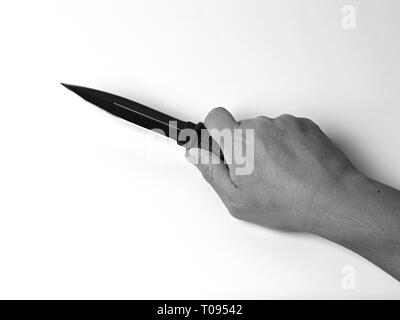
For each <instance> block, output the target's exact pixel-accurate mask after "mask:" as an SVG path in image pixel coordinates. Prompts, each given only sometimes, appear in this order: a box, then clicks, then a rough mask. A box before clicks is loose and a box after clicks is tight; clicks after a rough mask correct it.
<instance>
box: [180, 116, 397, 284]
mask: <svg viewBox="0 0 400 320" xmlns="http://www.w3.org/2000/svg"><path fill="white" fill-rule="evenodd" d="M205 126H206V127H207V129H208V130H209V133H210V134H211V136H212V137H213V138H214V139H215V140H216V141H219V137H218V136H217V134H216V133H218V131H221V130H222V129H228V130H230V131H231V132H236V134H232V136H233V137H236V138H237V136H238V134H237V132H238V131H237V130H235V129H253V130H254V145H253V146H254V148H253V149H254V158H253V160H254V169H253V170H252V171H251V172H249V174H237V170H236V169H237V168H238V167H239V166H240V164H239V163H237V162H235V158H234V157H233V159H232V160H233V161H232V162H230V161H228V163H227V164H225V163H224V164H213V163H214V162H211V163H207V161H206V162H204V161H203V160H204V159H209V157H211V158H212V159H213V160H214V161H216V162H218V160H219V158H218V156H216V155H215V154H213V153H210V152H208V151H206V150H203V149H189V150H188V151H187V154H186V157H187V159H188V160H189V161H190V162H192V163H194V164H195V165H196V166H197V167H198V168H199V170H200V172H201V173H202V174H203V176H204V178H205V179H206V180H207V181H208V182H209V183H210V184H211V186H212V187H213V188H214V189H215V191H216V192H217V193H218V195H219V196H220V198H221V200H222V201H223V202H224V204H225V205H226V207H227V208H228V210H229V212H230V213H231V215H232V216H234V217H236V218H239V219H242V220H246V221H249V222H253V223H256V224H259V225H262V226H265V227H269V228H274V229H279V230H290V231H301V232H310V233H314V234H317V235H319V236H322V237H324V238H327V239H329V240H331V241H334V242H336V243H338V244H340V245H343V246H345V247H347V248H349V249H351V250H353V251H355V252H357V253H359V254H360V255H362V256H363V257H365V258H367V259H369V260H370V261H372V262H374V263H375V264H377V265H378V266H380V267H381V268H383V269H384V270H386V271H387V272H388V273H390V274H391V275H393V276H394V277H396V278H397V279H400V192H399V191H398V190H395V189H393V188H391V187H389V186H386V185H384V184H381V183H379V182H376V181H373V180H371V179H369V178H367V177H366V176H364V175H363V174H361V173H360V172H358V170H357V169H356V168H355V167H354V166H353V165H352V164H351V162H350V161H349V160H348V159H347V157H346V156H345V155H344V154H343V153H342V152H341V151H340V150H339V149H338V148H337V147H336V146H335V144H334V143H333V142H332V141H331V140H330V139H329V138H328V137H327V136H326V135H325V134H324V133H323V132H322V131H321V130H320V128H319V127H318V126H317V125H316V124H315V123H314V122H312V121H311V120H309V119H303V118H295V117H293V116H290V115H283V116H280V117H278V118H276V119H270V118H267V117H258V118H255V119H252V120H243V121H240V122H237V121H236V120H235V119H234V118H233V116H232V115H231V114H230V113H229V112H228V111H227V110H225V109H223V108H217V109H214V110H212V111H211V112H210V113H209V114H208V115H207V117H206V119H205ZM239 138H242V140H243V141H244V142H248V141H247V140H248V137H247V136H246V135H242V134H241V133H240V132H239ZM239 140H240V139H239ZM234 145H235V144H233V146H234ZM250 145H251V143H250ZM219 146H220V148H221V149H222V151H223V153H224V155H225V156H226V158H229V159H231V158H232V154H234V152H233V151H234V150H233V149H232V148H231V147H230V144H229V143H227V144H226V143H225V142H224V140H221V142H220V145H219ZM250 149H251V148H250ZM213 150H214V149H213ZM251 159H252V157H250V160H251Z"/></svg>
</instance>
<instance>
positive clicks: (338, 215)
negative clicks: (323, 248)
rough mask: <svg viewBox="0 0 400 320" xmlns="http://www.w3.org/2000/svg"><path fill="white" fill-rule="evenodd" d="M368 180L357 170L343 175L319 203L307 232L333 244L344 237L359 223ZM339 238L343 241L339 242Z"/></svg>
mask: <svg viewBox="0 0 400 320" xmlns="http://www.w3.org/2000/svg"><path fill="white" fill-rule="evenodd" d="M368 184H369V179H368V178H367V177H366V176H365V175H363V174H362V173H360V172H359V171H357V170H351V171H349V172H347V173H346V174H345V175H344V176H343V178H342V179H341V180H340V181H339V182H338V183H337V185H336V186H335V188H333V189H332V190H330V192H329V194H328V195H327V196H325V197H326V198H327V199H323V200H321V203H322V205H321V206H320V209H319V211H318V212H316V213H315V214H314V216H315V219H314V223H313V226H312V230H311V233H314V234H316V235H319V236H321V237H324V238H327V239H330V240H332V241H335V242H342V241H345V237H346V236H347V235H348V234H349V233H350V234H351V232H352V231H351V230H350V229H353V228H357V227H356V226H357V225H358V224H359V223H360V221H362V211H363V210H362V205H363V204H365V201H366V200H367V199H366V198H365V197H366V193H365V190H366V189H368ZM342 238H343V239H342Z"/></svg>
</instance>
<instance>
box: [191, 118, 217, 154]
mask: <svg viewBox="0 0 400 320" xmlns="http://www.w3.org/2000/svg"><path fill="white" fill-rule="evenodd" d="M187 127H188V128H191V129H193V130H194V132H195V134H196V137H192V138H190V139H189V141H188V142H187V143H186V144H185V147H186V150H188V149H190V148H201V149H205V150H208V151H210V152H213V153H215V154H216V155H218V156H219V158H220V159H221V161H222V162H224V155H223V153H222V150H221V148H220V147H219V145H218V143H217V142H215V140H214V139H213V138H212V137H211V135H210V133H209V132H208V130H207V128H206V127H205V125H204V123H203V122H199V123H198V124H196V125H195V124H194V123H191V122H189V123H188V126H187Z"/></svg>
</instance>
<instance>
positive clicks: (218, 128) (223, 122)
mask: <svg viewBox="0 0 400 320" xmlns="http://www.w3.org/2000/svg"><path fill="white" fill-rule="evenodd" d="M204 124H205V126H206V128H207V129H208V131H209V132H210V135H211V136H212V138H213V139H214V141H215V142H216V143H217V144H218V145H219V146H220V148H221V150H222V152H223V153H224V157H225V161H226V163H227V164H228V166H231V164H232V152H233V137H234V129H237V128H239V123H238V122H237V121H236V120H235V118H234V117H233V115H232V114H231V113H230V112H229V111H228V110H226V109H224V108H221V107H219V108H215V109H213V110H211V111H210V112H209V113H208V115H207V116H206V119H205V120H204Z"/></svg>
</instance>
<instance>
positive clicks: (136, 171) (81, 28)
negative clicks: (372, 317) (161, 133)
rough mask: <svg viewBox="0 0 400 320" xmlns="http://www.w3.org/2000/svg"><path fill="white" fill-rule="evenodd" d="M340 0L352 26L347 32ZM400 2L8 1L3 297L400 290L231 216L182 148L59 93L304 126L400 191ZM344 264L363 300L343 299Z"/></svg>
mask: <svg viewBox="0 0 400 320" xmlns="http://www.w3.org/2000/svg"><path fill="white" fill-rule="evenodd" d="M344 5H354V6H355V8H356V14H357V29H355V30H343V29H342V27H341V19H342V13H341V9H342V7H343V6H344ZM399 9H400V5H399V2H398V1H397V0H391V1H389V0H387V1H381V0H380V1H378V0H376V1H372V0H363V1H359V0H358V1H356V0H347V1H339V0H338V1H334V0H329V1H321V0H304V1H296V0H290V1H289V0H284V1H282V0H279V1H278V0H275V1H268V0H264V1H261V0H260V1H249V0H246V1H244V0H243V1H238V0H237V1H233V0H224V1H221V0H219V1H215V0H214V1H211V0H201V1H200V0H198V1H192V0H180V1H177V0H169V1H165V0H158V1H154V0H146V1H144V0H143V1H116V0H113V1H98V0H97V1H82V0H80V1H71V0H69V1H8V2H5V1H3V2H2V3H1V5H0V35H1V37H0V57H1V59H0V85H1V86H0V88H1V89H0V92H1V95H0V147H1V149H0V298H344V299H347V298H400V286H399V283H398V282H397V281H396V280H394V279H393V278H391V277H390V276H388V275H387V274H385V273H384V272H383V271H381V270H380V269H379V268H377V267H375V266H374V265H372V264H371V263H369V262H367V261H366V260H364V259H362V258H361V257H359V256H357V255H356V254H353V253H351V252H350V251H348V250H346V249H343V248H341V247H339V246H337V245H335V244H333V243H330V242H328V241H325V240H322V239H319V238H316V237H313V236H306V235H294V234H284V233H278V232H274V231H270V230H267V229H263V228H260V227H257V226H253V225H250V224H247V223H244V222H240V221H238V220H235V219H233V218H231V217H230V216H229V214H228V212H227V210H226V209H225V208H224V206H223V205H222V203H221V202H220V200H219V199H218V198H217V196H216V194H214V192H213V191H212V190H211V188H210V187H209V186H208V185H207V184H206V183H205V182H204V181H203V179H202V178H201V176H200V174H199V173H198V172H197V171H196V169H195V168H194V167H193V166H192V165H190V164H188V163H186V162H185V160H184V159H183V154H184V151H183V149H181V148H180V147H178V146H176V145H174V143H173V142H171V143H169V142H167V141H166V139H164V138H162V137H160V138H157V137H155V135H152V134H149V133H147V132H146V131H145V130H143V129H140V128H138V127H136V126H133V125H130V124H128V123H126V122H124V121H121V120H119V119H117V118H114V117H110V116H109V115H108V114H106V113H104V112H102V111H101V110H99V109H97V108H95V107H93V106H91V105H90V104H88V103H86V102H84V101H83V100H81V99H80V98H78V97H77V96H76V95H74V94H73V93H71V92H69V91H67V90H66V89H65V88H63V87H62V86H60V85H59V82H66V83H73V84H78V85H83V86H88V87H93V88H98V89H102V90H105V91H109V92H113V93H116V94H119V95H122V96H126V97H128V98H132V99H135V100H137V101H140V102H142V103H146V104H148V105H150V106H154V107H157V108H159V109H160V110H163V111H165V112H168V113H171V114H173V115H176V116H178V117H180V118H182V119H185V120H191V121H193V122H196V121H201V120H203V119H204V117H205V115H206V114H207V112H208V111H209V109H211V108H212V107H215V106H225V107H227V108H228V109H230V110H231V111H232V112H233V114H234V115H235V116H236V117H237V118H238V119H241V118H251V117H254V116H257V115H260V114H264V115H267V116H271V117H274V116H277V115H279V114H281V113H293V114H295V115H298V116H306V117H310V118H312V119H313V120H315V121H316V122H317V123H318V124H319V125H320V126H321V127H322V128H323V129H324V131H325V132H326V133H327V134H328V135H329V136H331V137H332V139H333V140H334V141H336V142H337V143H338V145H339V146H340V147H341V148H342V149H344V150H345V152H346V153H347V154H348V155H349V157H350V158H351V159H352V161H353V162H354V163H355V164H356V165H357V166H358V167H359V168H360V169H361V170H363V171H364V172H365V173H367V174H368V175H370V176H372V177H373V178H376V179H379V180H380V181H382V182H385V183H387V184H390V185H392V186H394V187H397V188H399V187H400V148H399V140H398V139H399V137H400V128H399V125H398V123H399V118H400V81H399V80H400V79H399V75H400V58H399V57H400V36H399V32H400V19H399V18H400V17H399ZM166 154H167V158H168V159H169V161H168V163H167V162H166V158H165V155H166ZM154 155H155V156H156V160H152V159H151V156H154ZM346 265H351V266H353V267H354V268H355V270H356V288H355V290H344V289H343V288H342V278H343V274H342V268H343V267H344V266H346Z"/></svg>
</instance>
